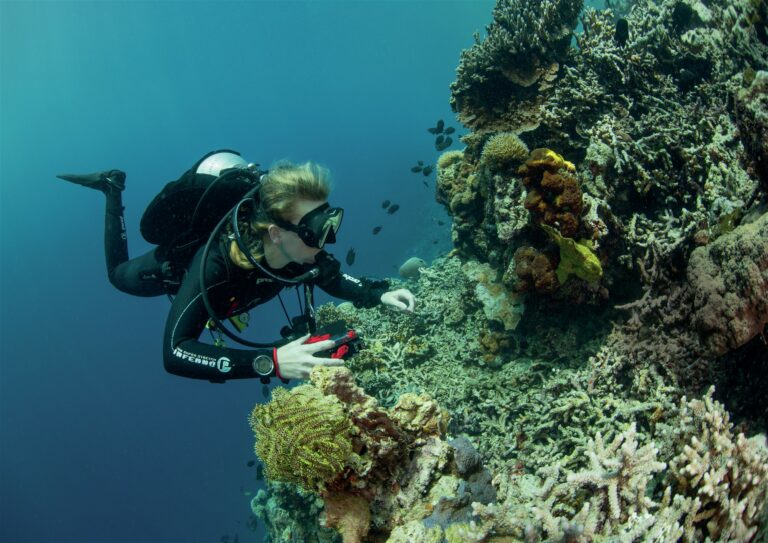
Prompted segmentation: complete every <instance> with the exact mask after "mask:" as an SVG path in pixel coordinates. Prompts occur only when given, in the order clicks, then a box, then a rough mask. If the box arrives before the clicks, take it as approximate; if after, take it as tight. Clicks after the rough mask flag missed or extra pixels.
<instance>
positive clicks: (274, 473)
mask: <svg viewBox="0 0 768 543" xmlns="http://www.w3.org/2000/svg"><path fill="white" fill-rule="evenodd" d="M249 422H250V424H251V428H253V431H254V433H255V434H256V447H255V451H256V455H257V456H258V457H259V458H261V460H262V462H264V467H265V474H266V476H267V478H268V479H270V480H272V481H283V482H287V483H295V484H298V485H301V486H302V487H304V488H306V489H308V490H317V489H320V488H322V487H323V486H324V484H325V483H328V482H329V481H331V480H332V479H333V478H334V477H336V476H337V475H338V474H339V473H340V472H341V471H342V470H343V469H344V466H345V464H346V461H347V458H348V457H349V456H350V455H351V454H352V440H351V431H352V427H351V424H350V422H349V419H348V418H347V416H346V414H345V413H344V409H343V406H342V404H341V402H340V401H339V400H338V399H336V398H335V397H333V396H324V395H323V393H322V392H321V391H319V390H318V389H317V388H315V387H313V386H310V385H302V386H299V387H296V388H294V389H292V390H290V391H287V390H285V389H282V388H278V389H276V390H275V391H274V392H273V394H272V401H270V402H269V403H267V404H262V405H257V406H256V407H255V408H254V409H253V412H252V413H251V416H250V419H249Z"/></svg>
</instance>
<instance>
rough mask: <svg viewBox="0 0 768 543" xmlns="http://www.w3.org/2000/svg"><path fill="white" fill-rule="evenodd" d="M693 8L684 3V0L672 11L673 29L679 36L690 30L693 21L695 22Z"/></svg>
mask: <svg viewBox="0 0 768 543" xmlns="http://www.w3.org/2000/svg"><path fill="white" fill-rule="evenodd" d="M693 13H694V12H693V8H692V7H691V6H689V5H688V4H686V3H685V2H683V1H682V0H681V1H680V2H678V3H677V4H676V5H675V9H673V10H672V28H674V29H675V31H676V32H677V33H678V34H682V33H683V32H684V31H685V30H688V27H689V25H690V24H691V21H692V20H693Z"/></svg>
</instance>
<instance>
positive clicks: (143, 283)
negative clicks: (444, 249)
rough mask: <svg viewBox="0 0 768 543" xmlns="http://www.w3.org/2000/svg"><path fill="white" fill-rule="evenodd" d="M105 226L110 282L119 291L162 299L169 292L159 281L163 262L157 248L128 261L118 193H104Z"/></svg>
mask: <svg viewBox="0 0 768 543" xmlns="http://www.w3.org/2000/svg"><path fill="white" fill-rule="evenodd" d="M106 195H107V212H106V216H105V223H104V252H105V254H106V258H107V274H108V275H109V282H110V283H112V284H113V285H114V286H115V287H116V288H117V289H118V290H121V291H123V292H126V293H128V294H132V295H134V296H161V295H163V294H166V293H167V292H168V290H167V289H166V286H165V284H164V283H163V281H162V279H163V278H162V262H159V261H158V259H157V257H156V249H152V250H151V251H149V252H148V253H146V254H144V255H142V256H140V257H137V258H134V259H132V260H129V259H128V237H127V236H126V233H125V219H124V217H123V210H124V209H125V208H124V207H123V199H122V193H121V192H120V191H117V190H114V191H107V192H106Z"/></svg>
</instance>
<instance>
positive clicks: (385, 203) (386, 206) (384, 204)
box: [381, 200, 389, 209]
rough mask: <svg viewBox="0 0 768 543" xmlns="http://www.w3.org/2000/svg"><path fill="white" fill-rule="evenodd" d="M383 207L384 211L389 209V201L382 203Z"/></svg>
mask: <svg viewBox="0 0 768 543" xmlns="http://www.w3.org/2000/svg"><path fill="white" fill-rule="evenodd" d="M381 207H383V208H384V209H387V208H388V207H389V200H384V201H383V202H381Z"/></svg>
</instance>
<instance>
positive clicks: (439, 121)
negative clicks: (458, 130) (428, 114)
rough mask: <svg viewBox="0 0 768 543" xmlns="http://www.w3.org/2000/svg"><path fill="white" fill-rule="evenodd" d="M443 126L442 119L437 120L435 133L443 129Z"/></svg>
mask: <svg viewBox="0 0 768 543" xmlns="http://www.w3.org/2000/svg"><path fill="white" fill-rule="evenodd" d="M444 126H445V123H444V122H443V120H442V119H440V120H438V121H437V126H436V127H435V128H437V133H438V134H439V133H440V132H442V131H443V127H444Z"/></svg>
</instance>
